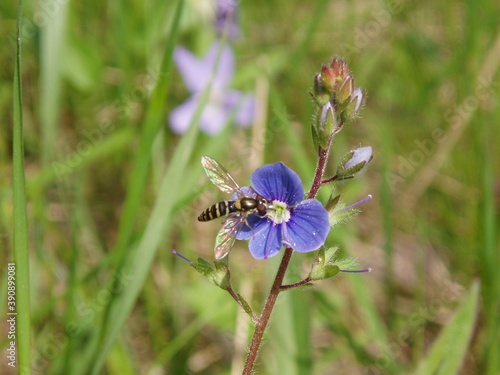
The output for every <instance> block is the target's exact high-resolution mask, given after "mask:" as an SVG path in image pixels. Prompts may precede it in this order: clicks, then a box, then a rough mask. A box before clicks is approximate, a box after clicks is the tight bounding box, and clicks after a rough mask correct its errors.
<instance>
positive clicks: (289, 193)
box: [250, 162, 304, 206]
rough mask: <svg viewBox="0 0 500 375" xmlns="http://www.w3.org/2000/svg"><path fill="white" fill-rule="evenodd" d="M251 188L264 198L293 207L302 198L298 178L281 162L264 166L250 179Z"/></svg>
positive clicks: (302, 191)
mask: <svg viewBox="0 0 500 375" xmlns="http://www.w3.org/2000/svg"><path fill="white" fill-rule="evenodd" d="M250 181H251V182H252V186H253V188H254V189H255V191H257V193H259V194H260V195H262V196H263V197H264V198H266V199H268V200H279V201H280V202H285V203H287V204H288V205H289V206H294V205H296V204H297V203H299V202H300V201H302V199H303V198H304V188H303V186H302V181H301V180H300V177H299V176H298V175H297V173H295V172H294V171H292V170H291V169H290V168H288V167H287V166H286V165H285V164H283V163H282V162H279V163H274V164H266V165H264V166H262V167H260V168H259V169H257V170H256V171H255V172H254V173H253V174H252V177H251V178H250Z"/></svg>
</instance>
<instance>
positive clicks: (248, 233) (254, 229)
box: [236, 213, 269, 240]
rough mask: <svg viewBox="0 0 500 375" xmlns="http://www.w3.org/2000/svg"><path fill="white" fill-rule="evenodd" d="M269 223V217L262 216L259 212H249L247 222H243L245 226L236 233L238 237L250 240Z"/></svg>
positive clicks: (238, 238)
mask: <svg viewBox="0 0 500 375" xmlns="http://www.w3.org/2000/svg"><path fill="white" fill-rule="evenodd" d="M268 223H269V220H268V219H267V218H262V217H260V216H259V215H258V214H257V213H252V214H249V215H248V216H247V218H246V223H245V224H243V227H242V228H241V229H240V231H239V232H238V234H237V235H236V239H237V240H249V239H250V238H252V237H253V236H255V235H256V234H258V233H259V232H260V231H261V230H262V229H263V228H264V227H265V225H266V224H268ZM247 224H248V225H247Z"/></svg>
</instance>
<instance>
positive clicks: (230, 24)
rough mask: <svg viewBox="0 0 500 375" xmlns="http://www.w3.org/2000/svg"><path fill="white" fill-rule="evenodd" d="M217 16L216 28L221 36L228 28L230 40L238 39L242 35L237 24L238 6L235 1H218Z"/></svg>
mask: <svg viewBox="0 0 500 375" xmlns="http://www.w3.org/2000/svg"><path fill="white" fill-rule="evenodd" d="M215 16H216V19H215V28H216V29H217V31H218V32H219V33H220V34H222V33H223V32H224V29H225V28H226V27H227V33H228V36H229V37H230V38H236V37H238V36H239V35H240V29H239V27H238V24H237V17H238V4H237V3H236V1H235V0H216V15H215Z"/></svg>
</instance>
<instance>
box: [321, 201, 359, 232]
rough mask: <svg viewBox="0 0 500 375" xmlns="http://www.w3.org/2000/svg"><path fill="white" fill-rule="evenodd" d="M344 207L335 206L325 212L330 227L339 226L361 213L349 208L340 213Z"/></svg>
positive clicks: (341, 205)
mask: <svg viewBox="0 0 500 375" xmlns="http://www.w3.org/2000/svg"><path fill="white" fill-rule="evenodd" d="M343 206H344V204H343V203H339V204H337V206H335V208H334V209H331V210H327V212H328V218H329V221H330V227H334V226H337V225H340V224H343V223H345V222H347V221H349V220H351V219H352V218H353V217H354V216H356V215H357V214H358V213H360V212H361V211H360V210H358V209H357V208H351V209H349V210H345V211H340V210H341V209H342V207H343Z"/></svg>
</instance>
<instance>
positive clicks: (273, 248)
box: [248, 220, 283, 259]
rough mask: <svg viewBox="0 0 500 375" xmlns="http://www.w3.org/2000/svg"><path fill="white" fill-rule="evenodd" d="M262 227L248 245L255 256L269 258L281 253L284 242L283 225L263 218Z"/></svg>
mask: <svg viewBox="0 0 500 375" xmlns="http://www.w3.org/2000/svg"><path fill="white" fill-rule="evenodd" d="M262 222H264V224H263V225H262V229H261V230H260V231H259V232H258V233H256V234H255V235H254V236H253V237H252V238H251V239H250V243H249V245H248V248H249V249H250V253H251V254H252V256H253V257H254V258H257V259H267V258H269V257H272V256H274V255H276V254H278V253H279V251H280V249H281V242H282V229H283V228H282V225H281V224H278V225H275V224H272V223H271V222H270V221H268V220H262Z"/></svg>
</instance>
